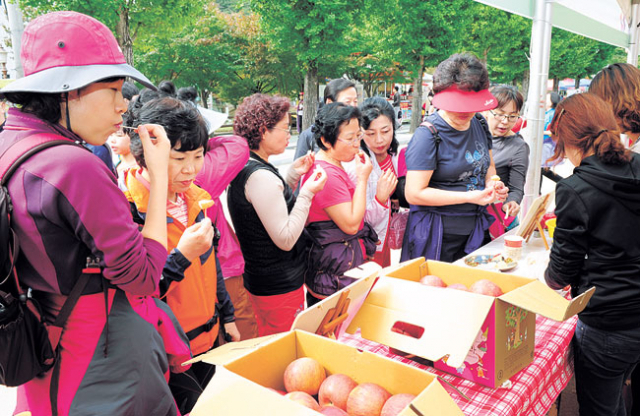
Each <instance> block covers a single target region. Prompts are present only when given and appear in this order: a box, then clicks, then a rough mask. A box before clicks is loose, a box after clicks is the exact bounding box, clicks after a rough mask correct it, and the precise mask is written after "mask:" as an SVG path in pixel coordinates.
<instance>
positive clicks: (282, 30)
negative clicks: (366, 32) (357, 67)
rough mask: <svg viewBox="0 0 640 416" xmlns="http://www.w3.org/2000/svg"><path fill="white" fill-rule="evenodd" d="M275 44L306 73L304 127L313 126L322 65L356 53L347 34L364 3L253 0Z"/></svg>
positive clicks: (328, 0) (269, 36) (329, 0)
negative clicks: (287, 53) (291, 57)
mask: <svg viewBox="0 0 640 416" xmlns="http://www.w3.org/2000/svg"><path fill="white" fill-rule="evenodd" d="M250 4H251V7H252V9H253V10H254V11H255V12H256V13H257V14H258V15H259V16H260V17H261V19H262V23H263V24H264V26H263V28H264V30H265V31H264V33H265V36H267V37H268V38H270V39H271V40H272V41H273V45H275V46H277V47H278V48H282V49H283V50H284V51H289V52H293V53H295V54H296V57H297V60H298V62H299V63H300V64H301V65H302V67H303V68H304V71H305V79H304V100H305V106H304V115H303V122H302V125H303V128H307V127H308V126H310V125H311V124H312V123H313V120H314V119H315V115H316V108H317V104H318V72H319V69H320V68H321V64H322V63H324V64H327V63H333V62H337V61H338V60H339V59H344V57H345V56H349V55H350V54H351V53H353V52H357V50H354V49H355V48H354V46H353V44H351V43H350V42H349V41H348V39H347V37H345V33H346V32H347V31H348V30H349V29H350V27H351V25H352V24H353V15H354V13H355V12H354V10H357V9H358V8H359V7H361V6H362V0H356V1H348V0H315V1H311V0H271V1H264V0H251V1H250Z"/></svg>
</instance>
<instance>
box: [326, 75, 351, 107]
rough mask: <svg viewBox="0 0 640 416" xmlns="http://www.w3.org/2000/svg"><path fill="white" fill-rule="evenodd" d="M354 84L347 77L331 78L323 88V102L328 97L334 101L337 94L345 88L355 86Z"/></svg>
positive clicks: (336, 99) (336, 98)
mask: <svg viewBox="0 0 640 416" xmlns="http://www.w3.org/2000/svg"><path fill="white" fill-rule="evenodd" d="M355 87H356V84H354V83H353V82H352V81H349V80H348V79H344V78H336V79H334V80H331V82H329V83H328V84H327V86H326V87H325V88H324V103H325V104H326V103H327V100H328V99H331V101H333V102H334V103H335V102H337V101H338V95H340V93H341V92H342V91H344V90H346V89H349V88H355Z"/></svg>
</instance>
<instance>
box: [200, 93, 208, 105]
mask: <svg viewBox="0 0 640 416" xmlns="http://www.w3.org/2000/svg"><path fill="white" fill-rule="evenodd" d="M208 100H209V92H208V91H207V90H204V89H201V90H200V106H201V107H204V108H209V103H208V102H207V101H208Z"/></svg>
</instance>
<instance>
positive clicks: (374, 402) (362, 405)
mask: <svg viewBox="0 0 640 416" xmlns="http://www.w3.org/2000/svg"><path fill="white" fill-rule="evenodd" d="M390 397H391V394H389V392H388V391H386V390H385V389H384V388H382V387H380V386H379V385H377V384H375V383H362V384H360V385H359V386H358V387H356V388H355V389H353V390H352V391H351V393H350V394H349V399H347V413H349V415H350V416H379V415H380V412H381V411H382V407H383V406H384V404H385V403H386V402H387V400H388V399H389V398H390Z"/></svg>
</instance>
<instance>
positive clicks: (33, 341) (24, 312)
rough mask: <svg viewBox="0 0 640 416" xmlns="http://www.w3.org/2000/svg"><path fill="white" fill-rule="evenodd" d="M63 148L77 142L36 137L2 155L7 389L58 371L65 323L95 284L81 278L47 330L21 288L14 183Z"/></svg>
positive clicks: (0, 245) (3, 373) (0, 241)
mask: <svg viewBox="0 0 640 416" xmlns="http://www.w3.org/2000/svg"><path fill="white" fill-rule="evenodd" d="M58 145H76V143H74V142H73V141H71V140H68V139H61V138H60V136H57V135H53V134H35V135H31V136H28V137H26V138H24V139H21V140H19V141H17V142H15V143H14V144H12V145H11V146H10V147H9V148H7V149H6V150H5V151H4V152H3V153H2V154H1V155H0V384H2V385H5V386H19V385H21V384H24V383H26V382H27V381H29V380H31V379H33V378H34V377H36V376H37V375H39V374H41V373H43V372H45V371H47V370H49V369H50V368H51V367H53V366H54V364H55V363H56V352H55V351H56V349H57V345H58V341H59V339H60V334H61V333H62V328H63V327H64V323H65V322H66V320H67V318H68V317H69V314H70V313H71V311H72V310H73V307H74V306H75V304H76V302H77V301H78V298H79V297H80V295H81V294H82V291H83V290H84V287H85V286H86V283H87V282H88V280H89V275H86V274H83V275H82V276H81V278H80V279H78V281H77V283H76V284H75V285H74V287H73V289H72V290H71V293H70V294H69V296H68V298H67V300H66V301H65V303H64V305H63V306H62V309H61V310H60V313H59V314H58V316H57V319H56V321H55V322H54V323H53V324H51V325H48V324H47V325H46V324H45V323H44V321H43V318H42V315H41V312H40V308H39V306H38V304H37V302H36V301H35V300H34V299H33V298H32V297H31V296H30V291H29V290H26V291H25V290H24V289H23V288H22V287H21V284H20V282H19V280H18V275H17V273H16V270H15V264H16V260H17V259H18V253H19V250H20V245H19V241H18V236H17V235H16V233H15V232H14V231H13V230H12V229H11V214H12V211H13V206H12V204H11V197H10V195H9V192H8V189H7V184H8V181H9V178H11V175H12V174H13V173H14V172H15V171H16V169H17V168H18V166H19V165H20V164H21V163H23V162H24V161H25V160H27V159H29V158H30V157H31V156H32V155H34V154H36V153H38V152H40V151H42V150H44V149H47V148H49V147H52V146H58ZM56 381H57V380H56ZM55 384H57V383H55ZM56 387H57V386H56ZM55 413H57V412H55Z"/></svg>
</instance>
